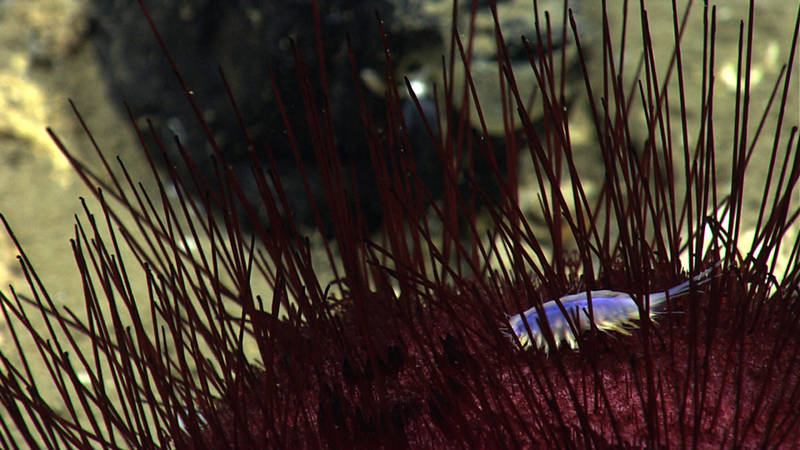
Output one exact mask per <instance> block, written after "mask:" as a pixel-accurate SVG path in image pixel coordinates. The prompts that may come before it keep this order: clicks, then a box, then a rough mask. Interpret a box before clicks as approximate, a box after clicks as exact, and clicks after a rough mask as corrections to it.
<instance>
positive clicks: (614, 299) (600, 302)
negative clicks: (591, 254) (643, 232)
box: [508, 267, 714, 352]
mask: <svg viewBox="0 0 800 450" xmlns="http://www.w3.org/2000/svg"><path fill="white" fill-rule="evenodd" d="M713 269H714V267H711V268H709V269H706V270H705V271H703V272H701V273H700V274H698V275H695V276H694V277H693V278H692V279H691V280H687V281H685V282H683V283H681V284H679V285H677V286H674V287H672V288H670V289H667V290H666V291H662V292H654V293H651V294H647V295H642V298H643V299H646V298H648V297H649V299H650V318H651V319H652V318H654V317H655V316H656V314H658V312H657V311H656V308H658V307H659V306H660V305H662V304H663V303H664V302H666V300H667V298H668V297H669V298H670V299H674V298H677V297H680V296H682V295H685V294H687V293H688V292H689V289H690V286H691V284H692V283H694V284H695V286H699V285H702V284H705V283H707V282H708V281H709V279H710V278H709V277H708V274H709V273H710V272H711V270H713ZM591 299H592V315H593V316H594V323H595V325H596V326H597V329H598V330H601V331H617V332H620V333H623V334H630V333H629V332H628V328H632V327H635V326H636V324H635V323H634V321H635V320H638V319H639V307H638V306H636V302H635V301H634V300H633V297H632V296H631V295H630V294H626V293H624V292H617V291H609V290H600V291H591ZM559 301H560V302H561V305H562V306H563V307H564V311H566V312H567V314H569V318H570V319H571V320H572V323H573V325H574V326H575V328H577V329H579V330H589V329H591V326H590V320H589V296H588V295H587V293H586V292H580V293H578V294H572V295H565V296H563V297H561V298H559ZM542 310H543V312H544V315H545V318H546V320H547V323H548V324H549V325H550V330H551V331H552V333H553V338H554V340H555V344H556V347H558V346H559V345H561V342H562V341H566V342H567V343H568V344H569V346H570V347H572V348H573V349H575V348H577V346H578V340H577V338H576V337H575V335H574V334H573V332H572V328H570V324H569V321H568V320H567V319H566V317H564V314H563V312H562V310H561V308H559V306H558V304H557V303H556V301H555V300H550V301H548V302H546V303H544V304H542ZM526 320H527V322H528V327H530V331H531V334H530V335H529V334H528V330H527V329H526V328H525V321H526ZM541 321H542V319H541V318H540V316H539V313H538V312H537V311H536V307H535V306H534V307H532V308H530V309H528V310H527V311H525V312H523V313H522V314H515V315H513V316H511V317H509V319H508V323H509V325H510V327H511V331H512V332H513V333H514V335H516V337H517V339H518V340H519V343H520V344H521V345H522V347H523V348H529V347H532V346H533V345H534V343H535V345H536V346H537V347H539V348H541V349H544V351H545V352H547V351H549V346H548V344H547V340H546V339H545V337H544V334H543V333H542V327H541Z"/></svg>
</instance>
